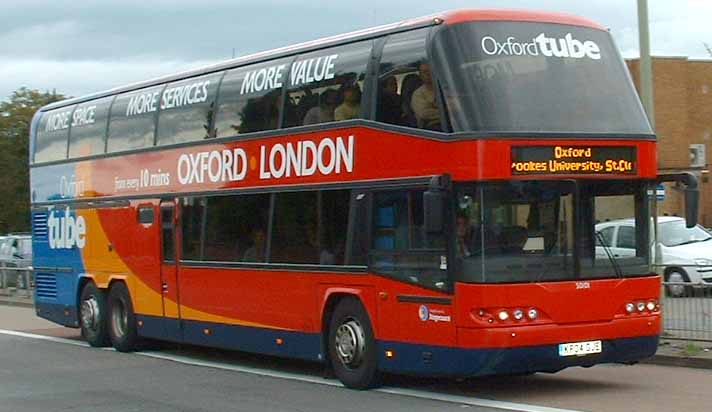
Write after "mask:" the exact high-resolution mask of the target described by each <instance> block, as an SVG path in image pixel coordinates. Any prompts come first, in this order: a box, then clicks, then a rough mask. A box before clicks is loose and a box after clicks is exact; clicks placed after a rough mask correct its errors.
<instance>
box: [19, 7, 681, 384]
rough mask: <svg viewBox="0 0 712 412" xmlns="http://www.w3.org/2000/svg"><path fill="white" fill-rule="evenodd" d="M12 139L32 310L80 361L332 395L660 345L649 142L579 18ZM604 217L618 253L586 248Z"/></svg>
mask: <svg viewBox="0 0 712 412" xmlns="http://www.w3.org/2000/svg"><path fill="white" fill-rule="evenodd" d="M30 140H31V148H30V149H31V150H30V153H31V155H30V157H31V158H30V163H31V165H30V166H31V197H32V230H33V248H34V270H35V278H36V292H35V303H36V310H37V314H38V315H39V316H41V317H43V318H46V319H49V320H51V321H54V322H56V323H59V324H62V325H66V326H70V327H78V328H81V332H82V335H83V336H84V338H86V340H87V341H88V342H89V343H90V344H91V345H92V346H105V345H113V347H114V348H116V349H117V350H120V351H130V350H133V349H135V348H136V347H137V345H138V343H139V340H140V339H141V338H153V339H161V340H167V341H175V342H184V343H189V344H195V345H202V346H208V347H219V348H229V349H236V350H241V351H249V352H256V353H262V354H269V355H276V356H280V357H293V358H302V359H308V360H313V361H319V362H324V363H325V364H327V365H329V366H330V367H331V368H333V371H334V373H335V375H336V376H337V377H338V378H339V379H340V380H341V381H342V382H343V383H344V384H345V385H346V386H348V387H352V388H368V387H372V386H374V385H376V384H377V383H378V379H379V376H380V374H381V373H382V372H396V373H406V374H425V375H448V376H473V375H487V374H526V373H531V372H538V371H544V372H555V371H558V370H561V369H563V368H566V367H570V366H577V365H580V366H591V365H595V364H599V363H605V362H615V363H633V362H636V361H638V360H640V359H642V358H646V357H649V356H651V355H652V354H653V353H654V352H655V350H656V346H657V342H658V335H659V333H660V330H661V323H660V306H659V301H658V299H659V294H660V277H659V276H657V275H656V274H655V273H654V272H653V271H652V270H651V265H650V254H651V252H650V251H651V248H650V246H651V241H652V239H651V237H652V236H654V234H651V233H653V232H654V230H653V229H651V216H652V215H653V213H652V211H653V210H654V205H653V203H652V202H653V201H654V199H653V198H654V195H653V196H651V195H650V193H654V190H652V189H654V184H655V182H656V180H657V179H658V176H657V170H656V144H655V135H654V133H653V131H652V130H651V127H650V125H649V123H648V121H647V118H646V116H645V113H644V111H643V108H642V107H641V104H640V102H639V99H638V97H637V95H636V92H635V89H634V87H633V84H632V82H631V79H630V76H629V74H628V71H627V69H626V66H625V64H624V62H623V60H622V58H621V56H620V54H619V52H618V51H617V49H616V48H615V46H614V44H613V42H612V39H611V35H610V33H609V32H608V31H606V30H605V29H604V28H603V27H601V26H600V25H598V24H596V23H594V22H591V21H589V20H586V19H583V18H579V17H575V16H571V15H565V14H555V13H540V12H526V11H507V10H461V11H452V12H445V13H441V14H437V15H433V16H428V17H423V18H417V19H413V20H408V21H403V22H400V23H397V24H391V25H387V26H383V27H378V28H374V29H370V30H364V31H359V32H355V33H351V34H347V35H342V36H336V37H331V38H327V39H323V40H319V41H313V42H308V43H304V44H300V45H297V46H294V47H286V48H281V49H277V50H274V51H269V52H264V53H258V54H254V55H251V56H247V57H243V58H238V59H233V60H229V61H226V62H224V63H221V64H216V65H213V66H209V67H205V68H201V69H198V70H192V71H187V72H184V73H179V74H176V75H173V76H168V77H163V78H159V79H155V80H150V81H146V82H142V83H136V84H132V85H129V86H126V87H119V88H116V89H112V90H109V91H106V92H103V93H97V94H93V95H90V96H85V97H80V98H74V99H69V100H65V101H62V102H58V103H54V104H51V105H49V106H46V107H44V108H42V109H41V110H40V111H39V112H38V113H37V114H36V116H35V117H34V119H33V122H32V132H31V139H30ZM689 183H693V182H689ZM692 189H693V188H692ZM692 189H691V190H690V193H692V192H693V190H692ZM622 218H628V219H633V221H634V223H635V226H634V227H635V229H634V230H633V231H631V232H630V233H625V234H624V233H618V234H617V235H616V236H617V237H618V238H617V245H619V246H620V245H622V244H626V245H627V247H629V248H630V250H631V251H632V252H631V253H627V254H618V253H616V251H612V250H611V249H610V248H609V247H608V244H609V242H610V236H612V235H611V234H608V233H597V232H596V230H595V225H596V223H598V222H602V221H607V220H615V219H622ZM623 237H626V239H625V242H624V241H623V240H622V238H623ZM597 250H598V251H599V253H596V251H597ZM601 250H603V251H604V252H605V253H600V252H601Z"/></svg>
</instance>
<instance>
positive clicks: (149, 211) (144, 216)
mask: <svg viewBox="0 0 712 412" xmlns="http://www.w3.org/2000/svg"><path fill="white" fill-rule="evenodd" d="M138 222H139V223H141V224H145V225H148V224H151V223H153V207H152V206H142V207H140V208H138Z"/></svg>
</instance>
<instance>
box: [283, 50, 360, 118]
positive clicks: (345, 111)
mask: <svg viewBox="0 0 712 412" xmlns="http://www.w3.org/2000/svg"><path fill="white" fill-rule="evenodd" d="M371 45H372V42H371V41H367V42H361V43H356V44H350V45H347V46H341V47H335V48H331V49H326V50H320V51H318V52H313V53H307V54H305V55H302V56H299V58H298V59H297V60H296V61H295V62H294V64H293V65H292V67H291V70H290V77H289V89H288V92H287V97H288V98H287V103H286V106H285V118H284V125H285V127H290V126H301V125H307V124H316V123H326V122H331V121H334V120H348V119H356V118H360V117H361V96H362V91H363V81H364V78H365V76H366V66H367V65H368V59H369V57H370V55H371Z"/></svg>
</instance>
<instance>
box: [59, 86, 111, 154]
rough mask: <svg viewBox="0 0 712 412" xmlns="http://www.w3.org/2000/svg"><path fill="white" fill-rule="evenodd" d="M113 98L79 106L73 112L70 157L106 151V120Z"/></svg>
mask: <svg viewBox="0 0 712 412" xmlns="http://www.w3.org/2000/svg"><path fill="white" fill-rule="evenodd" d="M113 99H114V97H113V96H111V97H105V98H103V99H99V100H92V101H89V102H86V103H82V104H80V105H78V106H77V109H76V110H75V111H74V113H72V130H71V133H70V137H69V157H70V158H71V157H83V156H91V155H95V154H99V153H104V138H105V137H106V121H107V119H108V117H109V107H111V102H112V101H113Z"/></svg>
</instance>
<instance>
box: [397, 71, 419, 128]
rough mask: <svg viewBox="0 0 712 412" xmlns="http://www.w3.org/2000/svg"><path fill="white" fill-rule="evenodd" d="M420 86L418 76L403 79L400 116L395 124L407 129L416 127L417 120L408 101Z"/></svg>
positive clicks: (407, 76) (408, 76) (409, 75)
mask: <svg viewBox="0 0 712 412" xmlns="http://www.w3.org/2000/svg"><path fill="white" fill-rule="evenodd" d="M422 85H423V81H422V80H420V76H418V74H416V73H410V74H407V75H406V76H405V77H404V78H403V83H402V84H401V111H402V115H401V119H400V120H399V121H398V122H397V124H401V125H404V126H408V127H418V119H416V117H415V113H414V112H413V108H412V107H411V106H410V101H411V98H412V97H413V93H414V92H415V91H416V90H418V88H419V87H420V86H422Z"/></svg>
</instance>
